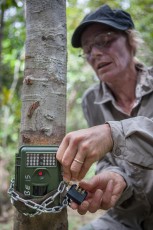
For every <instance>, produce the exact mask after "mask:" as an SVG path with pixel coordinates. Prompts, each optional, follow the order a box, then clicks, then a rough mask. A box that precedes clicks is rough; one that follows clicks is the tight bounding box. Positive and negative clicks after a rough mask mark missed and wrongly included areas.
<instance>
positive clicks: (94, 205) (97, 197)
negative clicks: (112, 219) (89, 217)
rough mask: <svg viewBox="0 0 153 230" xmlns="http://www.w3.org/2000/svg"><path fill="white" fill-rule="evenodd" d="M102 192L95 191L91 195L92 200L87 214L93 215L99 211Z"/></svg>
mask: <svg viewBox="0 0 153 230" xmlns="http://www.w3.org/2000/svg"><path fill="white" fill-rule="evenodd" d="M102 195H103V191H102V190H100V189H97V190H96V192H95V193H94V194H93V197H92V200H91V202H90V205H89V208H88V210H89V212H91V213H94V212H96V211H97V210H98V209H100V207H101V206H100V205H101V200H102Z"/></svg>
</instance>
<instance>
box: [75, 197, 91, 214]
mask: <svg viewBox="0 0 153 230" xmlns="http://www.w3.org/2000/svg"><path fill="white" fill-rule="evenodd" d="M88 207H89V202H88V201H86V200H85V201H83V202H82V203H81V205H79V206H78V213H79V214H80V215H84V214H86V212H87V211H88Z"/></svg>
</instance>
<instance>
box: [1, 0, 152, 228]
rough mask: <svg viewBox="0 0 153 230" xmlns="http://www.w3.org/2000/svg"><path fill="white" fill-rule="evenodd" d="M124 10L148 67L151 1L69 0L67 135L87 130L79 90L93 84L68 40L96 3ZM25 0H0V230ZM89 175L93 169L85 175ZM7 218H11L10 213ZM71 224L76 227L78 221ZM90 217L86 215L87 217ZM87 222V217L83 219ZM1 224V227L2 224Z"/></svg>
mask: <svg viewBox="0 0 153 230" xmlns="http://www.w3.org/2000/svg"><path fill="white" fill-rule="evenodd" d="M105 3H107V4H109V5H110V6H111V7H115V8H116V7H117V8H123V9H125V10H127V11H128V12H129V13H130V14H131V16H132V18H133V20H134V22H135V27H136V30H138V31H139V32H140V34H141V37H142V38H143V40H144V41H145V46H144V47H141V50H140V52H139V53H138V55H137V56H138V58H139V59H140V60H142V61H143V62H144V63H145V64H146V65H148V66H151V65H153V42H152V39H153V23H152V22H153V1H152V0H145V1H144V0H116V1H114V0H110V1H102V0H94V1H93V0H69V1H67V2H66V4H67V7H66V14H67V53H68V63H67V121H66V130H67V132H69V131H72V130H78V129H81V128H85V127H87V123H86V121H85V119H84V117H83V113H82V109H81V98H82V95H83V93H84V91H85V90H86V89H87V88H88V87H89V86H91V84H93V83H95V82H96V81H97V78H96V76H95V74H94V72H93V71H92V70H91V68H90V67H89V66H88V64H86V62H85V61H84V60H83V59H82V58H80V57H79V52H80V50H79V49H74V48H72V46H71V36H72V33H73V31H74V29H75V27H76V26H77V25H78V23H79V22H80V20H81V19H82V18H83V16H84V15H85V14H86V13H88V12H89V11H90V10H92V9H95V8H96V7H98V6H100V5H101V4H105ZM25 38H26V33H25V18H24V1H21V0H0V229H2V230H6V229H9V230H10V225H9V224H8V220H9V218H10V214H9V210H10V203H9V201H8V197H7V193H6V191H7V189H8V186H9V183H10V179H11V178H12V177H13V175H14V156H15V153H16V152H17V151H18V137H19V131H20V115H21V114H20V113H21V90H22V81H23V75H24V43H25ZM92 174H93V169H91V171H90V172H89V173H88V175H87V176H88V177H90V176H91V175H92ZM11 215H12V214H11ZM77 218H78V219H77V220H76V222H75V221H74V220H73V224H72V223H70V229H73V230H74V229H77V227H76V225H77V226H78V222H79V221H85V222H86V221H88V220H84V219H79V218H82V217H77ZM89 218H90V217H89ZM87 219H88V218H87ZM4 223H5V225H4Z"/></svg>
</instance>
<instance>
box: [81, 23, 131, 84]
mask: <svg viewBox="0 0 153 230" xmlns="http://www.w3.org/2000/svg"><path fill="white" fill-rule="evenodd" d="M81 44H82V49H83V55H84V57H85V58H86V59H87V61H88V63H89V64H90V65H91V66H92V68H93V69H94V70H95V72H96V74H97V76H98V78H99V80H100V81H104V82H106V83H113V81H117V80H121V76H123V74H125V73H126V71H127V72H128V71H129V69H130V65H131V63H132V62H133V54H132V53H133V52H132V50H131V47H130V46H129V45H128V42H127V37H126V34H125V32H120V31H118V30H113V28H111V27H108V26H105V25H101V24H97V23H95V24H92V25H91V26H89V27H87V29H86V30H85V31H84V32H83V34H82V37H81Z"/></svg>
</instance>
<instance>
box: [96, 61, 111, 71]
mask: <svg viewBox="0 0 153 230" xmlns="http://www.w3.org/2000/svg"><path fill="white" fill-rule="evenodd" d="M110 64H111V62H104V63H100V64H99V65H98V66H97V70H99V69H102V68H104V67H106V66H108V65H110Z"/></svg>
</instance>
